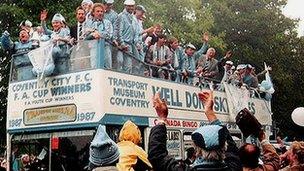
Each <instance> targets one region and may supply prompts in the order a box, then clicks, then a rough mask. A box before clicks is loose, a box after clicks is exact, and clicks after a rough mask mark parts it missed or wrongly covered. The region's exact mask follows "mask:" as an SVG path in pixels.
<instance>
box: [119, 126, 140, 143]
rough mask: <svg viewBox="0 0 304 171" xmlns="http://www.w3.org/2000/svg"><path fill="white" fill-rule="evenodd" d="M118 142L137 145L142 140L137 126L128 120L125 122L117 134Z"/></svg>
mask: <svg viewBox="0 0 304 171" xmlns="http://www.w3.org/2000/svg"><path fill="white" fill-rule="evenodd" d="M119 141H131V142H133V143H134V144H136V145H139V144H140V143H141V141H142V138H141V133H140V130H139V128H138V126H137V125H135V124H134V123H133V122H132V121H130V120H128V121H127V122H125V124H124V125H123V127H122V128H121V130H120V133H119Z"/></svg>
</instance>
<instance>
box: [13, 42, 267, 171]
mask: <svg viewBox="0 0 304 171" xmlns="http://www.w3.org/2000/svg"><path fill="white" fill-rule="evenodd" d="M96 46H97V47H98V48H96ZM92 47H95V48H92ZM112 49H113V50H112V57H113V68H112V69H106V68H104V67H103V66H104V41H103V40H99V41H95V40H94V41H83V42H79V43H78V44H77V45H75V46H74V47H73V48H71V53H70V56H69V62H68V70H67V71H66V72H64V73H58V74H56V75H53V76H50V77H45V78H43V79H37V78H36V77H32V78H26V79H24V78H22V77H21V76H18V74H21V73H20V72H21V71H22V70H23V69H24V68H22V67H32V64H31V63H27V64H24V65H21V66H20V65H18V66H15V65H14V60H16V59H17V58H18V56H19V55H20V54H15V55H14V56H13V57H12V68H11V72H10V83H9V90H8V110H7V154H8V161H9V163H10V168H9V170H12V168H14V167H18V164H20V156H21V155H22V154H29V155H30V156H35V157H36V158H38V159H39V165H40V166H39V167H40V168H41V170H53V171H54V170H56V171H57V170H82V168H84V167H85V166H86V165H87V164H88V159H89V145H90V142H91V140H92V138H93V135H94V133H95V131H96V128H97V126H98V125H99V124H103V125H105V126H106V130H107V132H108V133H109V135H110V137H111V138H113V140H114V141H116V142H117V140H118V135H119V131H120V128H121V127H122V125H123V124H124V122H125V121H127V120H131V121H133V122H134V123H136V124H137V125H138V126H139V128H140V130H141V132H142V136H143V142H142V147H143V148H145V149H146V150H147V142H148V138H149V131H150V129H151V127H153V126H154V125H155V121H156V118H157V115H156V114H155V111H154V109H153V105H152V104H151V98H152V96H153V95H154V94H155V93H156V92H160V94H161V96H162V98H164V99H165V100H166V101H167V102H168V106H169V113H170V114H169V125H168V141H167V147H168V151H169V153H170V154H171V155H173V156H176V157H182V158H184V156H185V149H187V148H188V147H190V146H191V133H192V132H193V131H194V130H195V129H196V128H198V127H199V126H200V125H201V124H204V123H206V122H207V118H206V117H205V115H204V113H203V112H204V108H203V105H202V103H201V102H200V101H199V98H198V96H197V93H198V92H199V91H201V90H202V89H201V88H199V87H196V86H192V85H187V84H183V83H177V82H173V81H169V80H164V79H158V78H152V77H150V76H148V75H149V74H147V72H133V73H125V72H122V71H118V70H117V69H115V67H116V66H115V55H116V53H117V51H118V49H116V48H115V47H112ZM92 51H97V52H92ZM41 55H42V57H43V55H44V53H43V51H42V52H41ZM124 55H125V58H130V59H131V60H132V64H133V67H134V68H136V67H137V69H134V70H137V71H149V68H150V67H151V66H150V65H147V64H146V63H144V62H141V61H140V60H137V59H136V58H134V57H133V56H130V55H128V54H124ZM92 59H94V60H92ZM93 61H97V62H96V64H94V65H93V64H92V62H93ZM56 67H57V66H56ZM23 74H24V73H23ZM205 89H206V90H207V88H203V90H205ZM230 90H231V91H232V92H237V91H238V88H237V87H235V88H233V87H232V88H231V89H230ZM230 90H229V91H214V102H215V104H214V110H215V111H216V113H217V117H218V118H219V119H220V120H221V121H222V122H223V123H225V124H226V125H227V126H228V129H229V130H230V131H231V133H232V135H233V136H234V138H235V139H236V140H238V141H239V142H240V141H241V140H242V135H241V132H240V130H239V129H238V128H237V126H236V124H235V121H234V117H235V112H234V111H235V103H234V100H233V97H232V96H234V95H233V94H231V91H230ZM246 103H247V102H246ZM247 107H248V109H249V110H250V111H251V112H252V113H253V114H255V116H256V118H257V119H258V120H259V121H260V122H261V123H262V125H263V126H264V127H265V130H266V132H267V134H268V135H269V134H270V133H271V124H272V120H271V107H270V103H269V102H268V101H265V100H264V99H262V98H258V97H251V98H250V99H249V100H248V106H247Z"/></svg>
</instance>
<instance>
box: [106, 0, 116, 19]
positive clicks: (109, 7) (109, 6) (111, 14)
mask: <svg viewBox="0 0 304 171" xmlns="http://www.w3.org/2000/svg"><path fill="white" fill-rule="evenodd" d="M113 3H114V0H105V1H104V5H105V7H106V8H105V14H104V18H105V19H107V20H109V21H111V23H112V24H113V25H114V23H115V21H116V19H117V17H118V14H117V12H115V11H114V10H113Z"/></svg>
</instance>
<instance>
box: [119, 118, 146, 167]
mask: <svg viewBox="0 0 304 171" xmlns="http://www.w3.org/2000/svg"><path fill="white" fill-rule="evenodd" d="M141 141H142V138H141V133H140V130H139V129H138V127H137V125H135V124H134V123H133V122H131V121H127V122H126V123H125V124H124V125H123V127H122V128H121V130H120V133H119V143H118V144H117V145H118V148H119V152H120V157H119V162H118V163H117V168H118V170H119V171H126V170H129V171H145V170H152V165H151V163H150V162H149V160H148V154H147V153H146V152H145V151H144V150H143V149H142V148H141V147H139V146H138V145H139V144H140V143H141Z"/></svg>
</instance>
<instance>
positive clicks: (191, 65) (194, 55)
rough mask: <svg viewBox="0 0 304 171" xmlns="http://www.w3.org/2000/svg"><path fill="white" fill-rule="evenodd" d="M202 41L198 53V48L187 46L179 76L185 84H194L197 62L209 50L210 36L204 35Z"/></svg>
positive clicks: (191, 45)
mask: <svg viewBox="0 0 304 171" xmlns="http://www.w3.org/2000/svg"><path fill="white" fill-rule="evenodd" d="M202 41H203V45H202V47H201V48H200V50H198V51H196V47H195V46H194V45H193V44H191V43H189V44H188V45H187V46H186V49H185V51H184V54H183V57H182V63H181V64H182V66H181V70H180V71H178V75H179V76H180V77H181V81H182V82H184V83H187V84H193V77H194V76H196V75H197V74H196V68H195V61H196V60H197V59H198V58H199V57H200V56H202V55H203V54H204V53H206V51H207V49H208V41H209V35H208V34H207V33H204V34H203V35H202Z"/></svg>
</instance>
